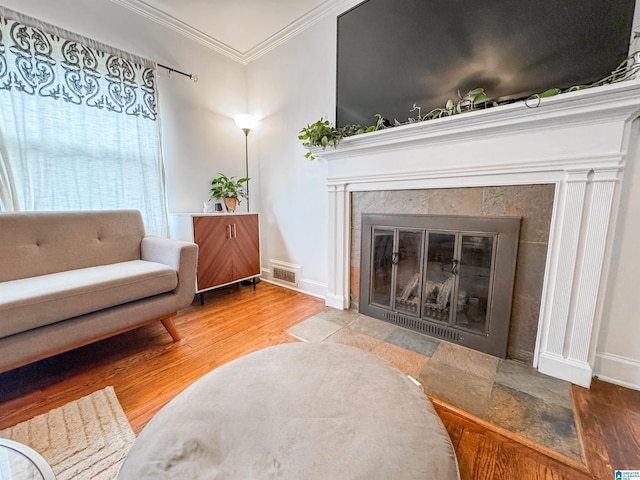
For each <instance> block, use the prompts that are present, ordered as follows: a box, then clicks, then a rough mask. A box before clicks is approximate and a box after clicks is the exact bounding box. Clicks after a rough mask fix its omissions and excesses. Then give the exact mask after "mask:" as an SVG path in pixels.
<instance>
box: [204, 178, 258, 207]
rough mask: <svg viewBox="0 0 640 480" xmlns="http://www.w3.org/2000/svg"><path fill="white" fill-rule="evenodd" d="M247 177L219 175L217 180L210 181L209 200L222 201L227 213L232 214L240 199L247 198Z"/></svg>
mask: <svg viewBox="0 0 640 480" xmlns="http://www.w3.org/2000/svg"><path fill="white" fill-rule="evenodd" d="M248 181H249V178H248V177H243V178H239V179H238V180H236V179H235V177H227V176H226V175H224V174H222V173H220V174H219V176H218V177H217V178H214V179H213V180H211V198H214V199H216V200H223V201H224V204H225V206H226V207H227V211H229V212H234V211H235V210H236V208H237V206H238V205H239V204H240V199H241V198H247V197H248V194H247V182H248Z"/></svg>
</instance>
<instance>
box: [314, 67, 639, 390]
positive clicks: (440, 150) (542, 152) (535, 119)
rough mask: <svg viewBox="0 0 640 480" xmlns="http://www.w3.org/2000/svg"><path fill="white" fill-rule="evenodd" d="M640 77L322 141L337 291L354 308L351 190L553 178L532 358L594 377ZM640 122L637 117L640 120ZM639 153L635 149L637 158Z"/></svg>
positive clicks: (543, 365) (543, 367)
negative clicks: (532, 104)
mask: <svg viewBox="0 0 640 480" xmlns="http://www.w3.org/2000/svg"><path fill="white" fill-rule="evenodd" d="M639 113H640V82H639V81H637V80H634V81H627V82H622V83H619V84H616V85H607V86H604V87H597V88H592V89H587V90H582V91H578V92H573V93H567V94H562V95H558V96H557V97H551V98H544V99H541V101H540V106H539V107H538V108H527V107H526V106H525V105H524V104H523V103H514V104H511V105H506V106H502V107H496V108H491V109H487V110H481V111H476V112H471V113H466V114H463V115H456V116H453V117H446V118H441V119H436V120H431V121H427V122H418V123H414V124H409V125H405V126H401V127H396V128H391V129H388V130H381V131H377V132H372V133H368V134H363V135H357V136H355V137H350V138H347V139H345V140H344V141H343V142H342V143H341V144H340V145H338V147H337V148H336V149H327V150H326V151H323V150H320V149H317V150H314V155H316V156H318V157H323V158H324V159H326V160H327V162H328V177H327V185H328V188H329V217H330V225H329V234H330V251H329V295H328V296H327V301H326V303H327V305H329V306H332V307H336V308H341V309H344V308H348V307H349V275H350V233H351V232H350V228H351V225H350V220H351V219H350V214H351V212H350V192H352V191H373V190H397V189H428V188H457V187H479V186H498V185H527V184H541V183H553V184H555V185H556V198H555V201H554V212H553V218H552V223H551V229H550V234H549V248H548V255H547V262H546V271H545V280H544V284H543V289H542V296H541V308H540V319H539V328H538V333H537V338H536V352H535V355H534V366H536V367H538V368H539V370H540V371H542V372H544V373H546V374H549V375H552V376H555V377H558V378H562V379H565V380H568V381H571V382H573V383H576V384H578V385H582V386H585V387H588V386H589V385H590V382H591V376H592V371H593V362H594V358H595V355H594V352H593V348H594V345H595V344H596V341H597V332H594V331H593V329H594V325H599V324H600V323H601V322H600V318H599V317H598V315H601V312H602V308H600V307H601V305H600V303H599V302H601V300H599V296H601V295H602V294H603V292H604V291H605V289H604V285H603V283H604V281H605V279H604V278H603V277H604V275H603V272H606V268H607V266H608V264H607V262H608V261H609V256H608V255H609V253H608V252H609V250H610V245H609V244H608V242H610V241H611V235H610V232H611V231H613V230H612V229H613V227H614V224H615V218H612V212H615V211H617V205H616V202H617V201H619V195H618V193H619V188H620V181H621V178H622V171H623V169H624V164H625V162H626V161H627V157H628V155H629V154H628V152H636V151H638V149H637V146H636V145H635V142H637V141H638V136H637V135H630V134H629V132H630V131H631V128H632V123H633V122H634V121H635V120H636V119H637V118H638V115H639ZM636 127H637V125H636ZM633 160H635V159H633Z"/></svg>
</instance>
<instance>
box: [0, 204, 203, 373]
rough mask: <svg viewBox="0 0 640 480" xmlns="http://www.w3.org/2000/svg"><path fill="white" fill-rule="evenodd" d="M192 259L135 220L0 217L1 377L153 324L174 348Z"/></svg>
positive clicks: (114, 214)
mask: <svg viewBox="0 0 640 480" xmlns="http://www.w3.org/2000/svg"><path fill="white" fill-rule="evenodd" d="M197 253H198V247H197V245H195V244H193V243H188V242H180V241H176V240H169V239H165V238H160V237H153V236H145V231H144V225H143V223H142V217H141V215H140V212H138V211H136V210H114V211H91V212H23V213H0V373H1V372H5V371H7V370H11V369H13V368H16V367H19V366H22V365H25V364H27V363H31V362H34V361H36V360H40V359H42V358H46V357H49V356H51V355H55V354H58V353H61V352H64V351H67V350H71V349H73V348H76V347H79V346H82V345H87V344H89V343H91V342H94V341H97V340H100V339H103V338H107V337H110V336H112V335H116V334H118V333H121V332H124V331H127V330H131V329H133V328H136V327H139V326H142V325H145V324H147V323H151V322H154V321H161V322H162V323H163V325H164V326H165V327H166V329H167V330H168V332H169V333H170V334H171V336H172V337H173V339H174V340H179V338H180V337H179V335H178V332H177V330H176V329H175V327H174V325H173V321H172V317H173V315H175V313H176V312H177V311H178V310H180V309H182V308H185V307H186V306H188V305H189V304H190V303H191V301H192V300H193V296H194V294H195V275H196V262H197Z"/></svg>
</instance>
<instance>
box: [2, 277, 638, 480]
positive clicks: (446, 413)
mask: <svg viewBox="0 0 640 480" xmlns="http://www.w3.org/2000/svg"><path fill="white" fill-rule="evenodd" d="M205 300H206V303H205V305H204V306H203V307H201V306H200V305H199V302H198V299H196V301H195V302H194V303H193V305H192V306H191V307H190V308H188V309H186V310H184V311H182V312H180V314H179V315H178V316H177V317H176V319H175V324H176V327H177V329H178V331H179V332H180V334H181V335H182V340H180V341H179V342H173V341H172V340H171V337H170V336H169V335H168V334H167V333H166V330H165V329H164V328H163V327H162V325H161V324H160V323H157V324H154V325H149V326H146V327H143V328H140V329H138V330H135V331H132V332H128V333H125V334H122V335H119V336H117V337H114V338H110V339H107V340H103V341H102V342H98V343H96V344H93V345H89V346H87V347H83V348H80V349H77V350H74V351H72V352H68V353H65V354H62V355H58V356H57V357H54V358H50V359H47V360H43V361H41V362H38V363H35V364H32V365H27V366H25V367H22V368H20V369H16V370H14V371H11V372H7V373H5V374H2V375H0V429H2V428H6V427H8V426H11V425H13V424H15V423H18V422H21V421H23V420H27V419H29V418H31V417H33V416H35V415H38V414H40V413H44V412H46V411H48V410H50V409H52V408H56V407H59V406H61V405H63V404H65V403H67V402H69V401H71V400H75V399H77V398H79V397H81V396H84V395H88V394H90V393H92V392H93V391H95V390H98V389H101V388H104V387H106V386H108V385H113V386H114V388H115V391H116V394H117V396H118V398H119V400H120V403H121V404H122V407H123V409H124V411H125V413H126V414H127V417H128V418H129V421H130V423H131V426H132V427H133V430H134V431H135V432H136V433H138V432H140V430H142V428H143V427H144V425H145V424H146V423H147V422H148V421H149V420H150V419H151V417H152V416H153V415H154V414H155V413H156V412H157V411H158V410H159V409H160V408H161V407H162V406H163V405H165V404H166V403H167V402H168V401H169V400H171V399H172V398H173V397H174V396H175V395H177V394H178V393H179V392H180V391H182V390H183V389H184V388H186V387H187V386H188V385H189V384H191V383H192V382H193V381H195V380H196V379H198V378H199V377H201V376H202V375H204V374H205V373H207V372H209V371H210V370H212V369H213V368H216V367H217V366H220V365H222V364H224V363H226V362H229V361H231V360H233V359H235V358H238V357H240V356H242V355H245V354H247V353H250V352H252V351H255V350H258V349H261V348H264V347H267V346H270V345H275V344H278V343H283V342H291V341H295V339H294V338H292V337H290V336H289V335H287V334H286V333H285V332H284V330H285V329H287V328H289V327H291V326H292V325H294V324H296V323H298V322H299V321H301V320H303V319H305V318H307V317H310V316H312V315H314V314H316V313H318V312H319V311H321V310H322V309H324V308H325V307H324V302H323V301H322V300H319V299H315V298H312V297H309V296H306V295H303V294H300V293H296V292H293V291H290V290H286V289H283V288H279V287H276V286H273V285H270V284H268V283H265V282H262V283H260V284H259V285H257V287H256V289H255V290H254V289H253V288H252V287H251V286H234V287H230V288H227V289H222V290H217V291H215V292H209V293H207V294H206V296H205ZM573 395H574V402H575V403H576V405H577V407H578V408H577V419H576V420H577V423H578V425H579V428H580V430H581V433H582V439H583V445H584V449H585V453H586V455H585V458H587V460H588V461H587V465H586V466H582V465H578V464H572V463H571V462H565V461H563V460H562V459H561V458H556V457H557V456H555V457H554V455H553V454H546V453H545V452H544V450H541V449H539V448H535V446H532V445H529V444H528V443H527V442H526V441H523V440H522V439H521V438H518V437H517V436H515V435H514V434H509V433H508V432H504V431H501V430H500V429H497V428H495V427H492V426H491V425H489V424H486V423H485V422H482V421H478V420H477V419H475V418H474V417H470V416H469V415H467V414H465V413H464V412H461V411H459V410H456V409H454V408H451V407H449V406H447V405H446V404H442V403H440V402H437V401H434V403H435V405H436V409H437V411H438V414H439V415H440V417H441V418H442V420H443V422H444V424H445V426H446V428H447V430H448V432H449V435H450V436H451V439H452V442H453V444H454V446H455V448H456V454H457V456H458V462H459V465H460V473H461V477H462V479H463V480H471V479H474V480H475V479H482V480H484V479H496V480H497V479H500V480H503V479H512V478H513V479H516V478H517V479H532V480H534V479H535V480H538V479H540V480H542V479H545V480H550V479H554V480H561V479H566V480H586V479H597V480H600V479H602V480H604V479H613V478H614V477H613V469H614V468H616V469H639V468H640V443H639V442H640V392H637V391H632V390H628V389H624V388H621V387H617V386H615V385H611V384H607V383H605V382H600V381H597V380H596V381H594V383H593V386H592V388H591V390H586V389H583V388H580V387H574V388H573Z"/></svg>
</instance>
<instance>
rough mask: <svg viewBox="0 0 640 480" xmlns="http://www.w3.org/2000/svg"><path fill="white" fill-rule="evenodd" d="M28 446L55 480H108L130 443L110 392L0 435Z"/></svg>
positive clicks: (128, 428)
mask: <svg viewBox="0 0 640 480" xmlns="http://www.w3.org/2000/svg"><path fill="white" fill-rule="evenodd" d="M0 437H3V438H8V439H11V440H15V441H17V442H20V443H23V444H25V445H28V446H30V447H31V448H33V449H34V450H36V451H37V452H38V453H40V454H41V455H42V456H43V457H44V458H45V460H46V461H47V462H48V463H49V465H51V468H52V469H53V471H54V473H55V474H56V478H57V480H71V479H74V480H113V479H115V478H116V476H117V475H118V471H119V469H120V465H121V463H122V461H123V460H124V457H125V456H126V454H127V452H128V451H129V449H130V448H131V445H132V444H133V441H134V440H135V434H134V433H133V430H132V429H131V426H130V425H129V421H128V420H127V417H126V416H125V414H124V412H123V410H122V407H121V406H120V403H119V402H118V398H117V397H116V394H115V392H114V390H113V387H107V388H105V389H103V390H99V391H97V392H94V393H92V394H91V395H87V396H86V397H82V398H81V399H79V400H75V401H73V402H70V403H67V404H66V405H63V406H62V407H60V408H56V409H54V410H51V411H49V412H47V413H45V414H42V415H38V416H37V417H34V418H32V419H31V420H27V421H26V422H22V423H19V424H17V425H15V426H13V427H10V428H7V429H5V430H0Z"/></svg>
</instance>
